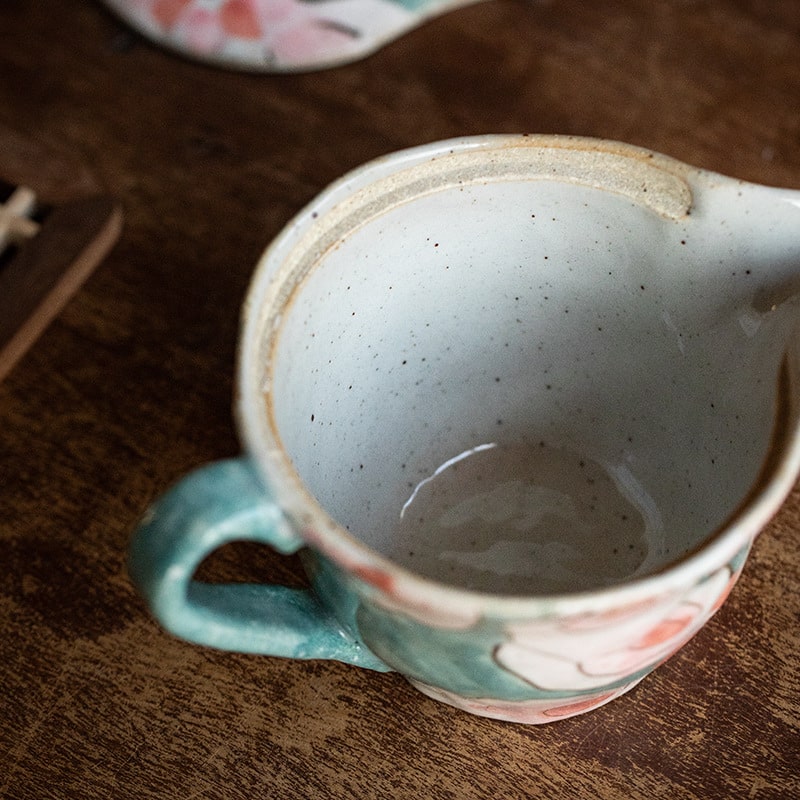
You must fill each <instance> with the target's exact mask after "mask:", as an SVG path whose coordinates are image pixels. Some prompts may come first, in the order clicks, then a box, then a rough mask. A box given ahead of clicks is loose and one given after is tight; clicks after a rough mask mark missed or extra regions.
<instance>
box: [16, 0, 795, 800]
mask: <svg viewBox="0 0 800 800" xmlns="http://www.w3.org/2000/svg"><path fill="white" fill-rule="evenodd" d="M0 41H2V43H3V44H2V47H0V177H2V178H3V179H5V180H7V181H10V182H14V183H27V184H29V185H31V186H33V187H34V188H36V189H37V190H38V191H39V192H40V193H41V194H42V195H43V196H50V197H51V198H52V199H54V200H56V199H58V198H62V197H70V196H81V195H86V194H88V193H91V192H95V191H97V190H103V191H106V192H108V193H110V194H111V195H113V196H114V197H115V198H117V199H118V200H119V201H120V202H121V204H122V206H123V207H124V213H125V228H124V231H123V233H122V236H121V238H120V240H119V243H118V245H117V246H116V248H115V249H114V250H113V251H112V252H111V254H110V255H109V256H108V257H107V258H106V260H105V262H104V263H103V264H102V265H101V266H100V267H99V268H98V269H97V270H96V272H95V273H94V274H93V276H92V277H91V278H90V280H89V281H88V283H87V284H86V285H85V286H84V288H83V289H82V290H81V291H80V292H79V293H78V295H77V296H76V297H75V298H74V299H73V300H72V301H71V302H70V304H69V305H68V306H67V307H66V309H65V310H64V311H63V312H62V314H61V315H60V316H59V317H58V319H57V320H56V321H55V322H54V323H53V324H52V325H51V326H50V328H49V329H48V330H47V332H46V333H45V334H44V336H43V337H42V338H41V339H40V340H39V341H38V342H37V344H36V345H35V346H34V347H33V349H32V350H31V351H30V352H29V353H28V355H27V356H26V357H25V359H24V360H23V361H22V362H20V363H19V364H18V366H17V367H16V368H15V369H14V371H13V372H12V373H11V374H10V375H9V376H8V377H7V378H6V380H5V381H4V382H3V383H2V384H0V509H1V511H0V796H3V797H8V798H50V797H64V798H128V797H130V798H134V797H135V798H161V797H164V798H242V799H246V800H255V798H334V799H335V798H406V797H409V798H437V799H438V798H454V799H455V798H458V800H466V799H468V798H506V797H508V798H523V797H548V798H579V799H580V798H593V799H594V798H615V797H626V798H647V799H648V800H652V799H655V798H669V799H670V800H672V799H673V798H743V799H746V798H793V797H800V730H799V728H800V722H799V718H800V668H798V659H800V530H799V529H800V493H798V492H795V493H794V495H793V496H792V497H791V498H790V500H789V501H788V503H787V504H786V506H785V507H784V509H783V510H782V511H781V512H780V513H779V515H778V516H777V517H776V519H775V520H774V521H773V523H772V524H771V525H770V526H769V528H768V529H767V530H766V531H765V533H764V534H763V535H762V536H761V537H760V538H759V540H758V541H757V543H756V545H755V548H754V551H753V554H752V557H751V560H750V562H749V563H748V566H747V568H746V570H745V575H744V578H743V579H742V581H741V582H740V583H739V585H738V586H737V588H736V589H735V590H734V592H733V594H732V595H731V597H730V599H729V601H728V603H727V604H726V605H725V607H724V608H723V610H722V611H721V612H720V613H719V614H718V615H717V617H715V619H714V620H713V621H712V622H711V623H710V624H709V625H708V626H707V627H706V628H705V629H704V630H703V631H702V632H701V633H700V634H699V635H698V636H697V637H696V638H695V639H694V640H693V641H692V642H691V643H690V644H689V645H688V646H687V647H686V648H685V649H684V650H683V651H681V652H680V653H679V654H678V655H677V656H675V657H674V658H673V659H672V660H670V661H669V662H668V663H667V664H666V665H664V666H663V667H662V668H661V669H660V670H658V671H657V672H656V673H655V674H654V675H653V676H651V677H650V678H648V679H647V680H646V681H644V682H643V683H642V684H641V685H640V686H639V687H638V688H637V689H635V690H634V691H633V692H631V693H630V694H628V695H627V696H625V697H624V698H622V699H620V700H617V701H616V702H614V703H612V704H611V705H609V706H606V707H605V708H603V709H600V710H598V711H595V712H593V713H591V714H589V715H586V716H583V717H578V718H575V719H573V720H568V721H564V722H561V723H556V724H553V725H550V726H547V727H544V728H541V727H536V728H526V727H521V726H514V725H510V724H504V723H499V722H493V721H489V720H484V719H479V718H475V717H471V716H467V715H465V714H463V713H461V712H458V711H455V710H453V709H450V708H448V707H446V706H443V705H438V704H436V703H434V702H432V701H430V700H428V699H426V698H425V697H423V696H421V695H419V694H417V693H416V692H415V691H413V690H412V689H411V688H410V687H409V686H408V685H407V684H406V683H405V682H404V681H403V680H402V679H401V678H399V677H398V676H396V675H391V674H389V675H377V674H372V673H368V672H362V671H359V670H357V669H355V668H351V667H346V666H342V665H339V664H333V663H325V662H317V663H299V662H289V661H282V660H277V659H268V658H259V657H250V656H241V655H231V654H226V653H219V652H214V651H211V650H207V649H202V648H199V647H195V646H192V645H188V644H185V643H182V642H179V641H176V640H175V639H172V638H171V637H169V636H167V635H166V634H164V633H163V632H162V631H161V630H159V629H158V627H157V626H156V625H155V624H154V623H153V622H152V620H151V619H150V618H149V616H148V615H147V613H146V612H145V609H144V607H143V604H142V602H141V601H140V600H139V598H138V597H137V595H136V594H135V593H134V591H133V590H132V588H131V586H130V584H129V582H128V578H127V575H126V572H125V566H124V561H125V550H126V543H127V541H128V538H129V536H130V532H131V528H132V526H133V525H134V523H135V520H136V518H137V517H138V515H139V514H140V513H141V512H142V510H143V509H144V508H145V506H146V504H147V503H148V501H149V500H150V499H152V498H153V497H154V496H155V495H156V494H157V493H158V492H160V491H161V490H163V489H164V488H165V487H166V485H167V484H168V483H170V482H171V481H172V480H174V479H175V478H177V477H178V476H179V475H181V474H182V473H183V472H185V471H186V470H188V469H189V468H191V467H192V466H195V465H197V464H198V463H200V462H203V461H206V460H210V459H214V458H217V457H221V456H228V455H232V454H235V453H236V452H237V451H238V444H237V439H236V434H235V431H234V428H233V424H232V421H231V414H230V400H231V393H232V373H233V368H232V364H233V357H234V347H235V338H236V329H237V314H238V306H239V304H240V302H241V299H242V296H243V292H244V290H245V287H246V285H247V281H248V276H249V274H250V272H251V269H252V267H253V265H254V263H255V261H256V260H257V258H258V256H259V254H260V253H261V251H262V250H263V248H264V247H265V245H266V244H267V243H268V242H269V240H270V239H271V238H272V237H274V236H275V235H276V234H277V232H278V231H279V230H280V228H281V226H282V225H283V224H284V223H285V222H286V221H287V220H288V219H289V217H290V216H291V215H292V214H293V213H294V212H295V211H296V210H298V209H299V208H300V207H301V206H302V205H303V204H304V203H306V202H307V201H308V200H310V199H311V198H312V197H313V196H314V195H315V194H316V193H317V192H318V191H319V190H320V189H321V188H322V187H323V186H324V185H325V184H327V183H328V182H329V181H331V180H332V179H334V178H336V177H338V176H339V175H340V174H341V173H342V172H344V171H345V170H347V169H349V168H351V167H354V166H356V165H358V164H360V163H362V162H363V161H365V160H366V159H369V158H371V157H373V156H377V155H380V154H383V153H386V152H389V151H392V150H395V149H398V148H401V147H404V146H407V145H413V144H419V143H424V142H428V141H431V140H435V139H441V138H445V137H450V136H457V135H460V134H472V133H486V132H512V131H514V132H516V131H531V132H545V133H548V132H553V133H569V134H584V135H592V136H601V137H608V138H614V139H622V140H625V141H629V142H632V143H634V144H638V145H644V146H647V147H651V148H653V149H656V150H659V151H662V152H666V153H668V154H669V155H672V156H675V157H677V158H679V159H682V160H684V161H688V162H690V163H693V164H696V165H698V166H703V167H708V168H711V169H714V170H718V171H721V172H724V173H727V174H730V175H733V176H736V177H740V178H745V179H749V180H753V181H758V182H761V183H767V184H774V185H780V186H786V187H795V188H800V3H798V2H797V1H796V0H616V1H615V0H611V1H610V2H604V3H598V2H587V0H550V1H547V2H516V1H515V0H494V1H493V2H489V3H483V4H478V5H475V6H472V7H470V8H467V9H463V10H460V11H456V12H453V13H451V14H449V15H447V16H444V17H441V18H439V19H437V20H435V21H432V22H430V23H429V24H427V25H426V26H424V27H423V28H421V29H418V30H417V31H415V32H413V33H411V34H410V35H408V36H406V37H404V38H403V39H401V40H399V41H397V42H396V43H394V44H392V45H391V46H389V47H387V48H386V49H384V50H382V51H381V52H379V53H378V54H376V55H375V56H373V57H371V58H369V59H368V60H366V61H363V62H361V63H358V64H354V65H351V66H347V67H343V68H339V69H334V70H330V71H327V72H320V73H316V74H309V75H301V76H284V77H269V76H258V75H245V74H237V73H234V72H226V71H222V70H215V69H212V68H209V67H206V66H203V65H199V64H195V63H191V62H189V61H186V60H182V59H180V58H178V57H174V56H172V55H170V54H168V53H166V52H163V51H161V50H159V49H157V48H155V47H152V46H150V45H149V44H148V43H146V42H144V41H142V40H141V39H139V38H137V37H136V36H134V35H132V34H130V33H129V32H128V31H127V30H126V29H124V28H123V27H122V26H121V25H120V24H119V23H118V22H117V20H116V19H115V18H114V17H112V16H111V15H110V14H108V13H107V12H106V11H105V10H104V9H103V7H102V6H100V5H98V4H96V3H94V2H90V1H89V0H63V1H62V2H60V3H40V2H34V0H4V2H3V3H2V5H1V6H0ZM204 570H205V571H206V573H207V574H208V575H211V576H213V577H216V578H223V577H235V578H237V579H248V580H265V579H270V580H283V581H286V582H289V583H299V582H302V576H301V571H300V569H299V567H298V564H297V562H296V561H294V560H292V559H284V558H281V557H279V556H276V555H275V554H273V553H271V552H269V551H267V550H262V549H254V548H245V547H229V548H227V549H226V550H225V551H223V552H221V553H219V554H218V555H217V556H215V557H214V558H213V559H212V561H211V562H210V563H208V564H206V566H205V567H204Z"/></svg>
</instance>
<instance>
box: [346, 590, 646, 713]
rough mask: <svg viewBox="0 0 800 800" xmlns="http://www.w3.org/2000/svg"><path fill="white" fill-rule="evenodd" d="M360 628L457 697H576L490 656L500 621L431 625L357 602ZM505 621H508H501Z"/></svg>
mask: <svg viewBox="0 0 800 800" xmlns="http://www.w3.org/2000/svg"><path fill="white" fill-rule="evenodd" d="M358 622H359V631H360V633H361V636H362V637H363V639H364V641H365V642H366V643H367V644H368V646H369V647H370V648H371V649H372V650H373V651H374V652H375V653H376V654H377V655H378V656H380V657H381V658H385V659H386V660H387V661H388V662H389V663H391V665H392V667H393V668H394V669H396V670H397V671H398V672H400V673H402V674H403V675H406V676H407V677H409V678H412V679H415V680H418V681H422V682H423V683H427V684H431V685H435V686H437V687H439V688H441V689H446V690H447V691H450V692H453V693H454V694H458V695H460V696H462V697H471V698H476V699H477V698H485V697H491V698H492V699H496V700H497V699H499V700H505V701H518V700H519V701H524V700H539V699H545V698H552V699H554V700H556V699H560V698H572V697H579V696H580V694H581V692H576V691H575V690H572V689H571V690H569V691H553V690H548V689H542V688H539V687H538V686H534V685H533V684H531V683H528V682H527V681H524V680H523V679H522V678H519V677H517V676H516V675H514V674H513V673H511V672H509V671H508V670H506V669H504V668H503V667H502V666H501V665H500V664H498V663H497V662H496V661H495V660H494V653H495V651H496V649H497V648H498V647H499V646H500V645H501V644H502V643H503V641H504V639H505V635H504V633H503V625H504V623H501V622H500V621H497V620H491V619H486V618H484V619H482V620H481V621H480V622H479V623H478V624H477V625H475V626H474V627H472V628H470V629H469V630H446V629H438V628H431V627H429V626H427V625H424V624H422V623H420V622H417V621H416V620H413V619H411V618H410V617H399V616H398V615H397V614H395V613H394V612H388V611H385V610H383V609H381V608H380V607H379V606H375V605H371V604H362V605H361V607H360V608H359V610H358ZM506 622H507V621H506ZM651 670H652V667H648V668H646V669H643V670H641V671H640V672H638V673H636V674H634V675H625V676H624V677H623V678H621V679H620V680H617V681H612V682H610V683H609V684H608V685H607V686H604V687H596V688H592V689H590V690H586V692H584V694H591V695H593V694H597V693H598V692H600V691H606V690H608V691H611V690H613V689H616V688H618V687H620V686H624V685H625V684H627V683H630V682H631V681H632V680H637V679H639V678H641V677H643V676H644V675H646V674H647V673H648V672H650V671H651Z"/></svg>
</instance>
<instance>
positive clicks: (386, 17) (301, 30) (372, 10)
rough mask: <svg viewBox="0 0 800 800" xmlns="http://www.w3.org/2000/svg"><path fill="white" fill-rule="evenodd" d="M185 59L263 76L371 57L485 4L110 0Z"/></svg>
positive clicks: (443, 0)
mask: <svg viewBox="0 0 800 800" xmlns="http://www.w3.org/2000/svg"><path fill="white" fill-rule="evenodd" d="M104 1H105V3H106V5H108V6H109V7H110V8H112V9H113V10H114V11H115V12H116V13H117V14H119V15H120V17H122V18H123V19H124V20H126V21H127V22H128V23H129V24H130V25H131V26H132V27H134V28H136V29H137V30H138V31H139V32H140V33H142V34H143V35H145V36H147V37H148V38H149V39H152V40H153V41H155V42H158V43H159V44H161V45H164V46H166V47H169V48H170V49H173V50H176V51H178V52H180V53H183V54H184V55H187V56H190V57H192V58H196V59H200V60H203V61H207V62H211V63H215V64H219V65H221V66H226V67H232V68H237V69H244V70H252V71H257V72H295V71H305V70H313V69H322V68H325V67H332V66H336V65H337V64H343V63H346V62H349V61H355V60H357V59H360V58H363V57H364V56H367V55H369V54H370V53H372V52H374V51H375V50H377V49H378V48H379V47H381V46H382V45H384V44H386V43H388V42H389V41H391V40H393V39H395V38H397V37H398V36H401V35H402V34H403V33H405V32H406V31H408V30H410V29H411V28H414V27H416V26H417V25H420V24H421V23H422V22H424V21H425V20H426V19H428V18H430V17H432V16H435V15H438V14H442V13H444V12H445V11H449V10H450V9H453V8H456V7H459V6H464V5H469V4H470V3H473V2H477V0H322V2H320V0H104Z"/></svg>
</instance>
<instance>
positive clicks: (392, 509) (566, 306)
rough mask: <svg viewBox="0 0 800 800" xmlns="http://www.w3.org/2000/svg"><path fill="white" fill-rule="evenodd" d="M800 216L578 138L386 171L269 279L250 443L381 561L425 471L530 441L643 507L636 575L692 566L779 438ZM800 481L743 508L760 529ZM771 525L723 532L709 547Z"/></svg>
mask: <svg viewBox="0 0 800 800" xmlns="http://www.w3.org/2000/svg"><path fill="white" fill-rule="evenodd" d="M551 164H552V165H555V166H554V167H551ZM598 184H604V185H608V186H609V187H610V190H609V189H601V188H598ZM798 222H800V207H798V206H797V195H795V194H791V193H781V192H778V191H776V190H767V189H762V188H760V187H754V186H747V185H743V184H740V183H738V182H735V181H732V180H728V179H724V178H721V177H720V176H716V175H710V174H708V173H702V172H700V171H696V170H691V169H689V168H686V167H683V166H682V165H680V164H677V163H676V162H673V161H671V160H669V159H664V158H662V157H653V156H651V155H650V154H647V153H643V152H642V151H639V150H636V149H635V148H626V147H625V146H621V145H610V144H608V143H597V142H591V141H586V140H578V141H575V140H564V139H558V138H535V139H525V138H521V137H520V138H511V137H484V138H482V139H476V140H467V141H464V142H459V143H445V144H440V145H436V146H431V147H430V148H420V149H418V150H414V151H410V152H406V153H403V154H400V155H398V156H395V157H394V158H391V159H388V160H384V161H383V162H379V163H377V164H374V165H370V166H368V167H367V168H365V169H362V170H361V171H358V172H356V173H354V174H353V175H351V176H348V177H347V178H345V179H344V180H343V181H342V182H340V183H339V184H337V185H336V186H334V187H333V188H332V189H331V190H329V191H328V192H327V193H325V194H324V195H323V196H321V198H320V199H319V200H318V201H317V202H316V203H315V204H313V205H312V207H311V208H309V209H307V210H306V211H305V212H304V213H303V214H301V215H300V217H298V219H297V220H296V221H295V223H294V224H293V225H292V226H290V227H289V228H287V231H286V232H285V233H284V235H283V236H282V237H281V238H280V239H279V240H278V241H277V242H276V243H275V245H274V246H273V247H272V248H271V249H270V251H268V253H267V254H266V256H265V258H264V260H263V261H262V264H261V266H260V268H259V270H258V271H257V273H256V276H255V278H254V283H253V288H252V289H251V293H250V296H249V300H248V306H247V313H246V319H245V326H244V331H243V350H242V355H241V364H240V368H241V374H240V379H241V392H242V396H241V406H240V409H239V410H240V419H241V422H242V427H243V433H244V436H245V439H246V442H247V445H248V449H249V450H250V451H251V453H253V454H254V455H255V456H256V458H257V459H258V460H259V462H260V463H261V465H262V466H263V467H264V469H265V471H266V474H267V476H268V479H269V480H270V482H271V484H272V485H273V488H274V489H275V491H276V493H277V495H278V498H279V500H280V502H281V503H282V505H283V506H284V507H285V508H286V509H287V511H288V513H289V514H290V516H292V517H294V518H295V519H296V520H297V522H298V525H299V526H300V528H301V529H303V528H306V529H313V530H314V535H313V538H314V539H315V543H316V544H317V545H318V546H321V547H322V549H324V550H326V551H327V552H329V554H331V555H333V557H334V558H336V557H337V556H338V557H339V558H341V559H342V560H347V561H352V560H353V559H354V558H355V559H357V560H358V559H361V560H366V561H370V560H374V559H375V556H374V554H373V553H372V552H371V551H377V553H378V554H382V555H383V556H387V555H389V554H390V553H391V551H392V543H391V542H390V541H387V532H388V531H390V530H391V528H392V522H393V520H392V515H395V514H396V513H397V512H398V510H399V508H401V507H402V505H403V502H404V500H406V499H407V498H408V495H409V487H410V486H411V485H412V484H415V483H416V482H418V481H419V480H421V479H423V478H424V477H425V476H428V475H431V474H432V473H433V471H434V470H435V469H436V468H437V467H438V466H439V465H441V464H442V463H443V462H444V461H446V460H447V459H448V458H452V457H453V456H456V455H457V454H459V453H462V452H464V451H465V450H468V449H469V448H473V447H475V446H476V445H481V444H484V443H487V442H498V441H503V440H504V439H507V438H511V439H514V440H517V439H519V437H520V436H523V437H526V438H527V439H528V440H529V441H530V442H531V443H540V442H541V443H545V444H546V445H547V446H548V447H556V448H560V449H564V448H566V449H568V450H570V451H574V452H576V453H578V454H580V455H581V456H587V457H588V458H590V459H592V460H594V461H596V462H598V463H600V464H602V465H604V466H605V467H606V468H608V469H609V470H610V471H612V472H613V474H615V475H616V476H617V477H618V479H619V480H621V481H623V482H626V483H627V485H628V487H629V488H630V489H631V491H634V492H636V493H638V494H639V495H640V498H641V499H642V502H643V507H645V508H649V509H650V512H649V513H650V514H651V515H652V516H651V519H650V521H651V522H652V523H653V524H654V525H656V526H657V527H658V529H659V530H660V532H661V533H660V534H658V535H657V536H656V537H655V539H654V540H653V543H652V547H651V549H650V551H649V552H648V553H647V554H646V557H645V558H644V560H643V561H642V562H641V564H640V565H639V569H638V571H637V572H636V575H647V574H656V573H661V574H663V572H664V568H665V567H666V566H668V565H669V564H673V563H676V562H678V561H680V560H681V559H682V558H683V561H682V563H683V565H684V567H682V568H685V567H686V564H687V563H688V562H687V560H686V558H684V557H685V556H686V555H687V554H690V553H695V560H697V559H700V560H702V558H703V557H704V554H703V553H699V555H698V554H697V551H698V548H699V546H700V545H701V544H703V543H704V542H707V541H708V540H709V538H710V537H712V534H714V533H715V531H718V529H719V528H720V526H722V525H723V523H724V522H725V521H726V520H727V519H729V518H730V517H731V516H732V515H733V514H734V512H735V511H737V509H739V510H740V511H741V504H742V502H743V500H744V498H745V497H746V496H747V495H748V492H749V491H750V489H751V487H753V486H754V484H755V482H756V481H757V479H758V478H759V475H760V472H761V470H762V466H763V464H764V461H765V458H766V457H767V454H768V452H769V449H770V440H771V437H772V436H773V433H774V430H775V424H776V423H775V420H776V409H777V408H778V406H779V405H780V403H779V398H778V377H779V373H780V370H781V362H782V360H783V359H784V355H785V352H786V348H787V342H788V341H789V340H790V337H791V336H792V333H793V330H794V311H795V308H794V307H793V302H792V292H793V288H792V286H793V284H792V281H793V276H792V274H791V270H792V268H795V269H796V268H797V257H798V253H797V246H798V245H797V241H796V240H797V235H796V233H795V231H796V230H797V225H798ZM792 239H794V240H795V241H792ZM787 298H788V299H787ZM790 372H791V370H790ZM781 402H782V403H783V404H784V406H783V411H782V413H784V414H786V415H788V416H789V417H791V416H792V415H793V414H794V413H795V412H794V401H793V400H791V398H789V397H786V396H784V397H783V398H782V399H781ZM786 422H787V421H786V420H784V423H786ZM789 422H790V423H791V422H792V421H791V420H790V421H789ZM786 446H787V442H786V441H781V442H780V447H781V448H784V449H783V450H782V452H781V455H782V457H783V463H784V464H786V463H788V462H787V459H788V461H792V459H794V460H795V461H796V453H795V452H794V451H793V450H792V451H791V452H790V451H789V450H786V449H785V448H786ZM287 456H288V458H287ZM773 456H774V454H773ZM777 461H781V459H780V458H778V459H777ZM794 469H795V465H794V461H792V463H791V466H790V467H786V468H785V474H784V475H783V477H782V480H780V481H776V482H773V484H772V486H771V488H769V490H768V491H767V492H766V494H764V493H763V492H762V494H761V495H759V496H758V497H755V498H754V497H751V498H750V504H751V506H753V509H755V510H754V511H753V514H754V515H755V516H754V520H756V518H757V519H758V520H760V522H761V523H762V524H763V521H764V519H765V518H766V517H767V516H768V515H769V514H770V513H772V512H773V511H774V510H775V508H776V507H777V504H778V503H779V502H780V501H781V500H782V497H783V494H785V492H786V491H788V488H789V487H790V485H791V482H792V480H793V470H794ZM761 488H762V489H763V488H764V487H761ZM309 494H311V495H313V496H314V497H316V499H317V501H319V504H320V506H321V508H319V507H317V506H316V504H315V503H313V502H311V503H309ZM759 504H760V505H759ZM323 509H324V511H323ZM751 510H752V509H751ZM331 518H332V520H334V521H335V522H338V523H340V524H341V525H342V526H344V527H346V528H347V529H348V530H350V531H351V532H353V534H354V536H350V535H348V533H347V532H346V531H345V530H343V529H342V528H341V527H339V526H337V525H336V524H333V523H332V522H331ZM748 524H750V523H748ZM753 533H754V531H753V530H751V529H747V526H745V527H743V528H742V529H741V530H739V531H738V532H734V533H732V534H730V533H729V534H719V533H716V534H715V536H714V537H712V543H713V545H714V547H710V548H709V549H707V551H706V552H710V551H713V550H714V549H715V548H716V549H717V550H718V551H719V553H717V554H716V556H714V557H717V558H719V557H720V556H721V555H722V554H723V553H726V554H727V557H730V556H732V555H733V553H734V552H735V551H736V550H737V549H739V548H740V547H741V546H743V544H744V543H746V541H747V538H748V537H751V536H752V535H753ZM726 537H727V538H726ZM364 544H366V545H367V546H368V547H367V548H364V547H363V545H364ZM706 557H708V556H706ZM378 561H380V562H383V559H381V558H380V556H379V557H378ZM689 562H691V559H689ZM383 566H384V567H385V566H386V565H385V563H384V564H383ZM399 572H402V570H399ZM410 579H412V580H413V577H410ZM530 593H531V594H534V595H535V594H536V593H537V592H536V589H535V587H532V588H531V592H530Z"/></svg>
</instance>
